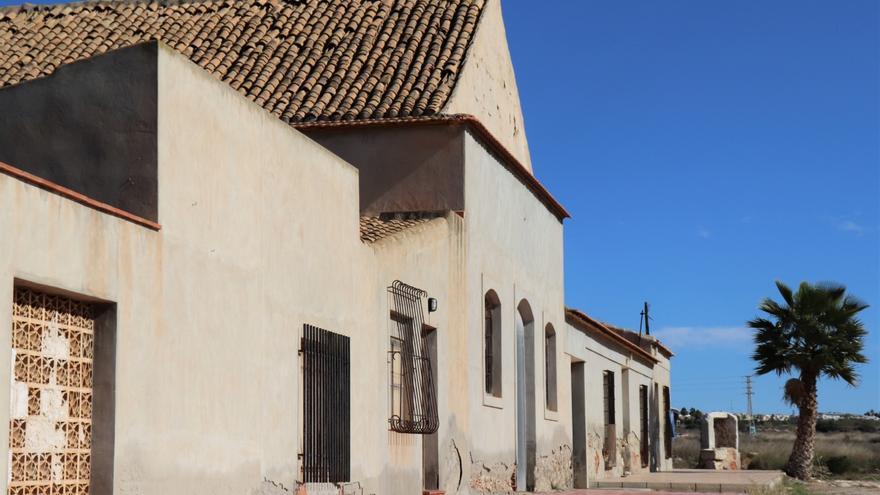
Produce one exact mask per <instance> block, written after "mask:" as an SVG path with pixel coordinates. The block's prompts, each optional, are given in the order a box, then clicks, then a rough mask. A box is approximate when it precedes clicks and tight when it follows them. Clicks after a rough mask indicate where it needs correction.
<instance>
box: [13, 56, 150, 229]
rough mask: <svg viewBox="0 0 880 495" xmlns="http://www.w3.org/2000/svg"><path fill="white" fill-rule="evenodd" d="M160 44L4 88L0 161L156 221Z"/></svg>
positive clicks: (85, 61)
mask: <svg viewBox="0 0 880 495" xmlns="http://www.w3.org/2000/svg"><path fill="white" fill-rule="evenodd" d="M157 55H158V47H157V45H156V43H154V42H152V43H144V44H140V45H135V46H132V47H129V48H124V49H121V50H117V51H113V52H110V53H107V54H104V55H99V56H97V57H94V58H91V59H87V60H83V61H80V62H76V63H73V64H70V65H66V66H63V67H60V68H59V69H58V70H57V71H56V72H55V73H54V74H53V75H51V76H48V77H45V78H42V79H37V80H34V81H31V82H27V83H23V84H19V85H16V86H10V87H7V88H4V89H0V161H2V162H5V163H7V164H9V165H12V166H14V167H18V168H20V169H22V170H25V171H27V172H30V173H32V174H34V175H36V176H39V177H42V178H44V179H47V180H50V181H52V182H56V183H58V184H60V185H62V186H65V187H68V188H70V189H73V190H74V191H77V192H79V193H82V194H84V195H86V196H89V197H91V198H93V199H96V200H98V201H103V202H105V203H108V204H110V205H112V206H115V207H117V208H120V209H122V210H126V211H128V212H130V213H134V214H135V215H139V216H141V217H144V218H147V219H149V220H153V221H158V218H157V217H158V204H157V203H158V201H157V196H158V182H157V154H158V149H157V134H156V133H157V128H156V125H157V115H156V114H157V75H158V72H157Z"/></svg>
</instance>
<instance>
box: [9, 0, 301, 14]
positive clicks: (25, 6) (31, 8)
mask: <svg viewBox="0 0 880 495" xmlns="http://www.w3.org/2000/svg"><path fill="white" fill-rule="evenodd" d="M227 1H229V0H74V1H71V0H68V1H66V2H64V1H59V2H56V3H30V2H24V3H20V4H18V5H6V6H3V7H0V15H2V14H4V13H6V12H12V11H17V12H40V11H50V10H53V9H57V8H60V7H70V8H74V9H80V10H83V9H85V8H88V7H96V6H103V5H118V4H123V3H130V4H139V3H158V4H162V5H179V4H188V3H217V2H227ZM236 1H241V0H236ZM244 1H255V2H260V3H275V2H277V1H285V0H244Z"/></svg>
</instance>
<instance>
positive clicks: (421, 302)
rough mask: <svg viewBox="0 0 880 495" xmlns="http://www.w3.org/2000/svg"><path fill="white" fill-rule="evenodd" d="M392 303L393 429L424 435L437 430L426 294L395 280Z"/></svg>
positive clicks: (389, 290)
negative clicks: (426, 338) (426, 319)
mask: <svg viewBox="0 0 880 495" xmlns="http://www.w3.org/2000/svg"><path fill="white" fill-rule="evenodd" d="M388 294H389V296H390V306H391V319H390V322H391V332H390V333H391V349H390V351H389V352H390V357H389V364H390V375H391V376H390V384H391V414H390V418H389V424H390V427H391V430H392V431H396V432H398V433H412V434H419V435H427V434H431V433H434V432H435V431H437V428H438V427H439V426H440V419H439V415H438V413H437V391H436V388H435V386H434V374H433V370H432V364H431V359H430V356H429V355H428V349H427V343H426V341H425V338H424V337H425V334H424V331H425V329H426V328H427V325H426V324H425V318H424V312H423V307H424V306H425V305H426V304H427V296H428V294H427V293H426V292H425V291H423V290H421V289H417V288H415V287H413V286H411V285H407V284H405V283H403V282H401V281H399V280H395V281H394V283H393V284H391V287H389V288H388Z"/></svg>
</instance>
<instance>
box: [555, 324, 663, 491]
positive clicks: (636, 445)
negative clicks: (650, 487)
mask: <svg viewBox="0 0 880 495" xmlns="http://www.w3.org/2000/svg"><path fill="white" fill-rule="evenodd" d="M566 334H567V335H568V340H567V347H566V353H568V354H569V355H570V356H572V357H573V358H574V359H577V360H579V361H583V362H584V375H585V377H584V378H585V380H584V381H585V387H586V393H585V397H584V400H585V409H586V416H587V476H588V479H589V481H590V483H592V482H594V481H595V480H598V479H603V478H608V477H614V476H621V475H623V474H624V472H625V471H626V470H627V469H628V470H629V471H630V472H639V471H644V470H646V469H647V468H642V465H641V464H642V463H641V454H640V423H639V421H640V411H639V397H638V390H639V386H640V385H646V386H648V387H649V408H650V397H651V393H650V389H651V387H652V385H651V384H652V380H653V368H652V366H651V365H650V363H648V362H646V361H644V360H642V359H636V358H634V356H633V355H632V354H631V353H630V352H629V351H626V350H624V349H623V348H621V347H620V346H619V345H615V344H614V343H612V342H610V341H609V340H608V339H605V338H601V337H597V336H595V335H592V334H587V333H585V332H584V331H582V330H580V329H578V328H575V327H573V326H571V325H570V324H566ZM606 370H608V371H612V372H613V373H614V382H615V387H614V392H615V395H614V397H615V400H614V402H615V425H616V430H617V431H616V438H617V443H616V458H615V462H614V467H612V468H611V469H605V462H604V459H603V455H602V450H603V445H604V442H605V427H604V424H605V423H604V409H603V408H604V402H603V401H604V398H603V386H602V376H603V372H604V371H606ZM624 373H626V378H627V381H628V386H627V387H624ZM625 393H626V394H627V395H626V396H624V394H625ZM651 414H652V413H651V412H649V418H650V416H651ZM649 424H650V423H649ZM627 426H628V428H627ZM627 456H628V458H627ZM649 466H650V463H649Z"/></svg>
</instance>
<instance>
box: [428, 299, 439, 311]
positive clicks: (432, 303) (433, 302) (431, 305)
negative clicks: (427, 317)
mask: <svg viewBox="0 0 880 495" xmlns="http://www.w3.org/2000/svg"><path fill="white" fill-rule="evenodd" d="M434 311H437V298H435V297H429V298H428V313H433V312H434Z"/></svg>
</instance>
